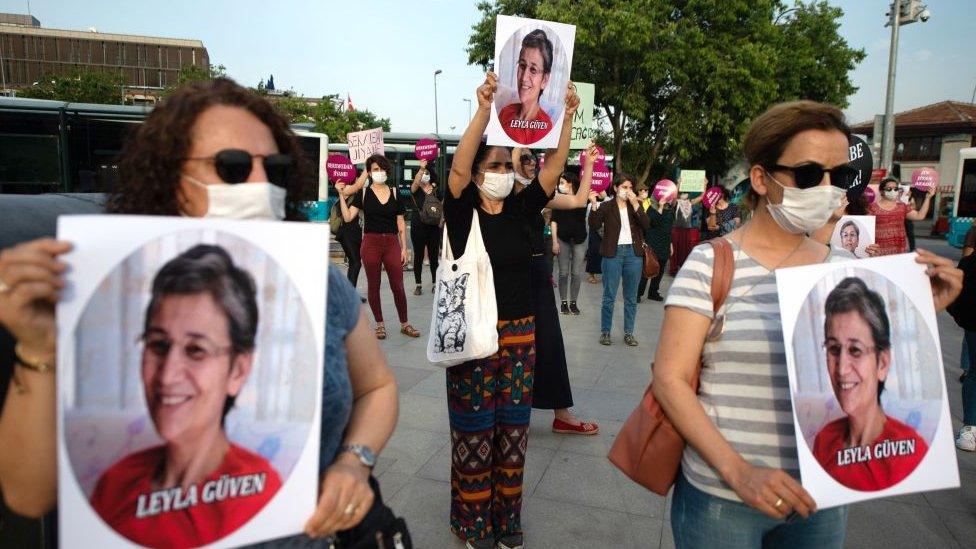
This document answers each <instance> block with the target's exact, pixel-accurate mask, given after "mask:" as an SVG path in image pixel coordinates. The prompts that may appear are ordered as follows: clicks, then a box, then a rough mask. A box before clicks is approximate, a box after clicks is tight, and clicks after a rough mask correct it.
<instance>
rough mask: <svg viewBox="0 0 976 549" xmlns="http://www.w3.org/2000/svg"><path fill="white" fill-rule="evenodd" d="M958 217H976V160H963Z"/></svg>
mask: <svg viewBox="0 0 976 549" xmlns="http://www.w3.org/2000/svg"><path fill="white" fill-rule="evenodd" d="M956 217H976V158H967V159H965V160H963V164H962V178H961V180H960V184H959V209H958V211H957V213H956Z"/></svg>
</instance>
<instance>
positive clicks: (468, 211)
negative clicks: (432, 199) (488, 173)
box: [444, 179, 550, 320]
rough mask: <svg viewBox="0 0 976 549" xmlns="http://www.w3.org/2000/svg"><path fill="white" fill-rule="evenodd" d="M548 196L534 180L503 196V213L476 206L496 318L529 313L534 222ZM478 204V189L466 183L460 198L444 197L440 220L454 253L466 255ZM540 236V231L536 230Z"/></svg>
mask: <svg viewBox="0 0 976 549" xmlns="http://www.w3.org/2000/svg"><path fill="white" fill-rule="evenodd" d="M549 198H550V197H548V196H546V193H545V191H544V190H543V189H542V185H540V184H539V180H538V179H535V180H533V181H532V183H531V184H530V185H529V186H528V187H526V188H525V190H524V191H522V192H520V193H515V192H513V193H512V194H510V195H508V198H506V199H505V204H504V206H503V207H502V211H501V213H498V214H495V215H491V214H488V213H485V211H484V210H483V209H481V208H479V212H478V215H479V223H480V224H481V235H482V238H483V239H484V241H485V248H487V250H488V257H489V258H490V259H491V270H492V273H493V275H494V280H495V300H496V301H497V303H498V319H499V320H515V319H519V318H525V317H527V316H531V315H532V314H533V306H532V278H531V275H530V270H529V269H530V264H531V261H532V246H531V244H530V239H531V238H532V233H533V232H534V231H533V229H532V222H533V220H534V218H535V217H536V216H537V215H540V212H541V211H542V208H545V207H546V204H547V203H548V202H549ZM480 202H481V199H480V196H479V195H478V187H477V185H476V184H475V183H474V182H472V183H469V184H468V186H467V187H465V188H464V191H463V192H462V193H461V196H460V197H459V198H454V196H453V194H452V193H451V192H450V191H447V192H446V193H445V197H444V218H445V220H446V223H447V237H448V238H449V239H450V242H451V251H452V252H453V253H454V257H455V258H457V257H460V256H461V255H463V254H464V248H465V246H466V245H467V240H468V233H469V232H470V231H471V220H472V219H473V217H474V214H473V212H474V209H475V208H476V207H478V206H479V204H480ZM539 236H540V238H541V236H542V233H541V232H539Z"/></svg>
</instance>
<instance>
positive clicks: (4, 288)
mask: <svg viewBox="0 0 976 549" xmlns="http://www.w3.org/2000/svg"><path fill="white" fill-rule="evenodd" d="M9 291H10V285H9V284H7V283H6V282H4V281H3V279H2V278H0V294H5V293H7V292H9Z"/></svg>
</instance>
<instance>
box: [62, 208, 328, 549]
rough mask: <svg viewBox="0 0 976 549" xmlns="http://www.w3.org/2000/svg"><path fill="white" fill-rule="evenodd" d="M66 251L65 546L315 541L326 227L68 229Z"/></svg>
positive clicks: (113, 223) (206, 223)
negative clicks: (294, 537) (308, 528)
mask: <svg viewBox="0 0 976 549" xmlns="http://www.w3.org/2000/svg"><path fill="white" fill-rule="evenodd" d="M58 237H59V238H65V239H68V240H70V241H71V242H72V243H73V244H74V248H73V250H72V251H71V252H70V253H69V254H67V255H66V256H65V257H64V261H65V262H66V263H68V265H69V268H68V274H67V276H66V280H67V286H66V289H65V291H64V293H63V298H62V301H61V302H59V303H58V307H57V324H58V370H57V375H58V379H57V386H58V509H59V514H58V520H59V535H60V540H61V545H62V546H63V547H69V546H74V545H78V544H79V543H80V541H79V540H82V539H83V540H84V542H83V544H84V545H85V546H90V547H100V548H110V547H135V546H150V547H161V546H165V547H201V546H205V547H232V546H240V545H243V544H249V543H253V542H257V541H261V540H267V539H273V538H279V537H282V536H287V535H289V534H295V533H299V532H301V530H302V526H303V524H304V521H305V520H307V519H308V517H310V516H311V514H312V512H313V510H314V508H315V504H316V498H317V492H318V464H319V433H320V411H321V408H322V401H321V398H322V391H321V386H322V371H323V359H324V357H323V353H324V349H325V304H326V293H327V288H326V283H327V280H328V278H327V268H328V267H327V266H328V257H327V256H326V253H327V250H328V249H329V248H328V243H329V230H328V225H327V224H310V223H283V222H271V221H230V220H214V219H207V220H204V219H186V218H177V217H173V218H168V217H156V216H154V217H143V216H121V215H112V216H103V215H99V216H61V217H60V218H59V219H58ZM282 242H288V243H289V245H287V246H282V245H281V243H282Z"/></svg>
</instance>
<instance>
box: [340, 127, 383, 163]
mask: <svg viewBox="0 0 976 549" xmlns="http://www.w3.org/2000/svg"><path fill="white" fill-rule="evenodd" d="M346 142H347V143H348V144H349V160H350V161H351V162H352V163H353V164H362V163H364V162H366V159H367V158H369V157H370V156H373V155H374V154H383V151H384V147H383V128H373V129H371V130H363V131H361V132H350V133H347V134H346Z"/></svg>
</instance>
